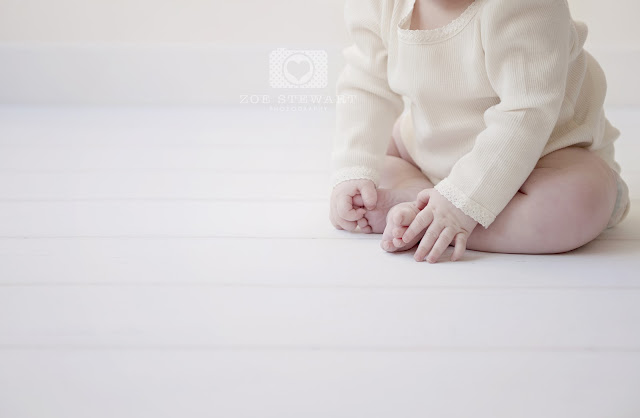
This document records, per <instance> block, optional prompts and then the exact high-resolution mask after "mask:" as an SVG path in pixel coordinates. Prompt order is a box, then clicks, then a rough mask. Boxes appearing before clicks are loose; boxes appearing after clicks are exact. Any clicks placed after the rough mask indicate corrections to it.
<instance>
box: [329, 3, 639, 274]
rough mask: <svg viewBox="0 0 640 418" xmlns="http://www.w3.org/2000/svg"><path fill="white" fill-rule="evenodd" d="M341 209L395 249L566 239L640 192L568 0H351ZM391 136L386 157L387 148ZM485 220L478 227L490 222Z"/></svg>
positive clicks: (584, 233)
mask: <svg viewBox="0 0 640 418" xmlns="http://www.w3.org/2000/svg"><path fill="white" fill-rule="evenodd" d="M344 10H345V21H346V23H347V28H348V31H349V34H350V36H351V39H352V41H353V44H352V45H351V46H350V47H348V48H346V49H345V50H344V52H343V53H344V56H345V58H346V66H345V68H344V70H343V72H342V73H341V74H340V77H339V79H338V83H337V94H338V95H339V96H349V97H351V98H352V100H342V101H338V104H337V105H336V111H337V120H336V125H337V135H336V137H335V142H334V149H333V153H332V156H331V158H332V171H331V174H332V187H333V189H332V192H331V204H330V205H331V208H330V220H331V223H332V224H333V225H334V227H336V228H337V229H344V230H347V231H355V229H356V228H359V229H360V230H361V231H362V232H364V233H382V241H381V247H382V248H383V249H384V250H386V251H389V252H395V251H403V250H408V249H411V248H413V247H415V246H416V245H417V244H418V242H419V245H418V248H417V250H416V252H415V255H414V258H415V260H416V261H423V260H424V259H425V257H426V259H427V261H428V262H430V263H434V262H437V261H438V259H439V258H440V256H441V255H442V254H443V253H444V251H445V250H446V249H447V248H448V247H449V245H453V246H454V250H453V253H452V256H451V261H454V260H458V259H460V258H461V257H462V255H463V253H464V251H465V249H467V248H469V249H473V250H478V251H489V252H502V253H527V254H536V253H537V254H539V253H559V252H565V251H570V250H573V249H575V248H578V247H580V246H582V245H584V244H586V243H588V242H590V241H591V240H593V239H594V238H596V237H597V236H598V235H599V234H600V233H601V232H602V231H603V230H605V229H606V228H611V227H613V226H615V225H617V224H618V223H620V222H621V221H622V220H623V219H624V218H625V217H626V216H627V214H628V212H629V209H630V202H629V191H628V187H627V185H626V184H625V182H624V181H623V180H622V178H621V177H620V166H619V165H618V163H617V162H616V161H615V159H614V146H613V143H614V141H615V140H616V139H617V138H618V137H619V135H620V132H619V131H618V130H617V129H616V128H614V127H613V126H611V124H610V123H609V121H608V120H607V118H606V117H605V114H604V111H603V103H604V98H605V94H606V80H605V76H604V74H603V72H602V69H601V68H600V66H599V65H598V63H597V62H596V60H595V59H594V58H593V57H592V56H591V55H590V54H589V53H588V52H587V51H585V50H584V49H583V45H584V42H585V39H586V36H587V27H586V26H585V25H584V24H583V23H582V22H577V21H574V20H573V19H572V17H571V14H570V11H569V6H568V4H567V0H475V1H473V0H347V4H346V6H345V9H344ZM385 150H386V155H385ZM478 224H480V227H478Z"/></svg>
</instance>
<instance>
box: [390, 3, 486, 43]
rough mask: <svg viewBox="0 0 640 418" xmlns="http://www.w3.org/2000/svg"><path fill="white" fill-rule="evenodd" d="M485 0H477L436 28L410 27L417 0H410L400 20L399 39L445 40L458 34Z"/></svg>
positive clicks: (419, 40)
mask: <svg viewBox="0 0 640 418" xmlns="http://www.w3.org/2000/svg"><path fill="white" fill-rule="evenodd" d="M483 2H484V0H475V1H474V2H473V3H471V4H470V5H469V6H467V8H466V9H465V10H464V11H463V12H462V14H460V16H458V17H457V18H455V19H454V20H452V21H451V22H449V23H447V24H446V25H444V26H441V27H439V28H435V29H409V27H410V26H411V17H412V15H413V10H414V8H415V3H416V0H412V1H410V2H409V4H410V7H409V11H408V13H407V14H406V15H404V17H403V18H402V19H400V21H399V22H398V26H397V29H398V39H401V40H403V41H405V42H407V43H412V44H425V43H435V42H439V41H444V40H446V39H449V38H451V37H453V36H454V35H456V34H457V33H458V32H460V31H461V30H462V29H464V27H465V26H466V25H467V24H468V23H469V22H470V21H471V19H472V18H473V17H474V16H475V15H476V12H477V11H478V9H479V8H480V5H481V3H483Z"/></svg>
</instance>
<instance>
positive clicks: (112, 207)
mask: <svg viewBox="0 0 640 418" xmlns="http://www.w3.org/2000/svg"><path fill="white" fill-rule="evenodd" d="M608 116H609V118H610V120H611V121H612V123H613V124H614V125H615V126H617V127H618V128H619V129H620V130H621V131H622V132H623V135H622V137H621V138H620V139H619V140H618V141H617V143H616V146H617V154H616V159H617V161H618V162H619V163H620V164H621V165H622V167H623V171H622V175H623V177H624V178H625V180H626V181H627V182H628V184H629V187H630V189H631V195H632V199H633V201H632V205H634V206H633V208H632V210H631V213H630V214H629V217H628V218H627V219H626V220H625V221H624V222H623V223H622V224H620V225H619V226H618V227H616V228H614V229H612V230H609V231H606V232H605V233H603V234H602V235H601V236H600V237H599V238H598V239H596V240H595V241H593V242H591V243H589V244H587V245H586V246H584V247H581V248H579V249H577V250H575V251H573V252H569V253H564V254H559V255H549V256H544V255H542V256H541V255H507V254H491V253H481V252H474V251H467V252H466V253H465V256H464V258H463V260H461V261H459V262H455V263H450V262H447V259H448V257H449V255H450V254H451V251H453V247H449V250H448V251H447V252H446V253H445V255H444V256H443V258H442V260H441V261H440V262H439V263H437V264H429V263H416V262H415V261H413V258H412V253H413V251H411V252H407V253H398V254H388V253H385V252H384V251H382V250H381V249H380V247H379V239H380V235H366V234H354V233H349V232H346V231H338V230H336V229H334V228H333V227H332V225H331V223H330V222H329V219H328V191H329V187H328V171H327V169H328V166H329V165H328V164H329V155H330V152H331V141H332V135H333V118H334V114H333V112H331V111H328V112H321V111H316V112H307V113H295V112H281V113H278V112H269V111H265V110H255V109H253V110H252V109H249V108H246V107H244V108H239V109H238V108H237V109H233V108H224V109H215V108H213V109H212V108H192V109H188V108H187V109H185V108H182V109H154V108H146V109H144V108H143V109H140V108H118V109H100V108H98V109H82V108H66V109H55V108H30V107H29V108H27V107H23V108H20V107H4V108H0V417H2V418H33V417H36V418H50V417H55V418H58V417H60V418H75V417H78V418H80V417H81V418H86V417H91V418H103V417H104V418H107V417H109V418H111V417H118V418H123V417H132V418H133V417H135V418H141V417H144V418H146V417H149V418H163V417H219V418H227V417H228V418H241V417H242V418H245V417H246V418H265V417H273V418H288V417H291V418H343V417H344V418H357V417H367V418H378V417H385V418H387V417H389V418H413V417H420V418H424V417H432V418H450V417H455V418H469V417H473V418H485V417H486V418H502V417H504V418H529V417H531V418H534V417H535V418H539V417H544V418H574V417H575V418H637V417H640V397H639V396H638V395H639V394H640V274H639V273H640V257H638V256H639V255H640V210H638V208H640V167H638V166H637V159H638V156H640V142H639V138H640V109H635V110H634V109H611V110H609V111H608Z"/></svg>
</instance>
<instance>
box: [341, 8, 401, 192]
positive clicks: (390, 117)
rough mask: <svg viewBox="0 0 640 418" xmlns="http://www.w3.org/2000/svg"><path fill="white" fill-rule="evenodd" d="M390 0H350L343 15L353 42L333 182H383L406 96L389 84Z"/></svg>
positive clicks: (347, 58)
mask: <svg viewBox="0 0 640 418" xmlns="http://www.w3.org/2000/svg"><path fill="white" fill-rule="evenodd" d="M388 3H389V2H388V1H384V0H347V1H346V4H345V8H344V17H345V22H346V24H347V30H348V32H349V35H350V38H351V40H352V41H353V44H352V45H351V46H349V47H347V48H345V49H344V50H343V56H344V57H345V61H346V65H345V67H344V69H343V71H342V72H341V74H340V76H339V77H338V81H337V83H336V93H337V96H338V100H337V101H336V133H335V136H334V143H333V152H332V154H331V184H332V187H335V186H336V185H337V184H338V183H340V182H343V181H345V180H352V179H363V178H366V179H370V180H372V181H373V182H374V183H375V185H376V186H378V184H379V179H380V171H381V169H382V164H383V162H384V156H385V154H386V149H387V146H388V144H389V141H390V140H391V132H392V129H393V124H394V122H395V120H396V119H397V117H398V116H399V115H400V114H401V113H402V110H403V107H404V102H403V99H402V96H401V95H399V94H397V93H395V92H394V91H392V90H391V88H390V87H389V82H388V79H387V48H386V46H385V41H384V40H383V37H382V31H381V28H382V27H385V26H384V25H388V22H385V20H386V19H388V16H387V15H385V13H384V9H388V7H387V6H388Z"/></svg>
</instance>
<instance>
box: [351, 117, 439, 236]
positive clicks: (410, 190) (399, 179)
mask: <svg viewBox="0 0 640 418" xmlns="http://www.w3.org/2000/svg"><path fill="white" fill-rule="evenodd" d="M399 132H400V130H399V127H398V121H396V124H395V126H394V128H393V134H392V136H391V141H390V142H389V147H388V149H387V155H386V157H385V161H384V167H383V169H382V173H381V176H380V184H379V185H378V189H377V191H378V202H377V204H376V208H375V209H374V210H371V211H367V213H366V214H365V215H364V217H363V218H362V219H360V220H359V221H358V227H359V228H360V230H361V231H362V232H365V233H372V232H373V233H376V234H381V233H382V232H383V231H384V230H385V227H386V225H387V221H386V219H387V214H388V212H389V209H390V208H392V207H393V206H395V205H397V204H398V203H402V202H410V201H414V200H416V197H417V196H418V193H420V192H421V191H422V190H424V189H428V188H431V187H433V184H432V183H431V182H430V181H429V180H428V179H427V177H426V176H425V175H424V174H423V173H422V171H420V169H419V168H418V167H416V166H415V165H414V164H413V161H412V160H411V157H410V156H409V155H408V153H407V151H406V149H405V148H404V146H403V145H402V142H401V140H400V137H399ZM353 201H354V204H355V205H356V206H360V207H364V204H363V202H362V198H361V197H360V196H356V197H354V199H353Z"/></svg>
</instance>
